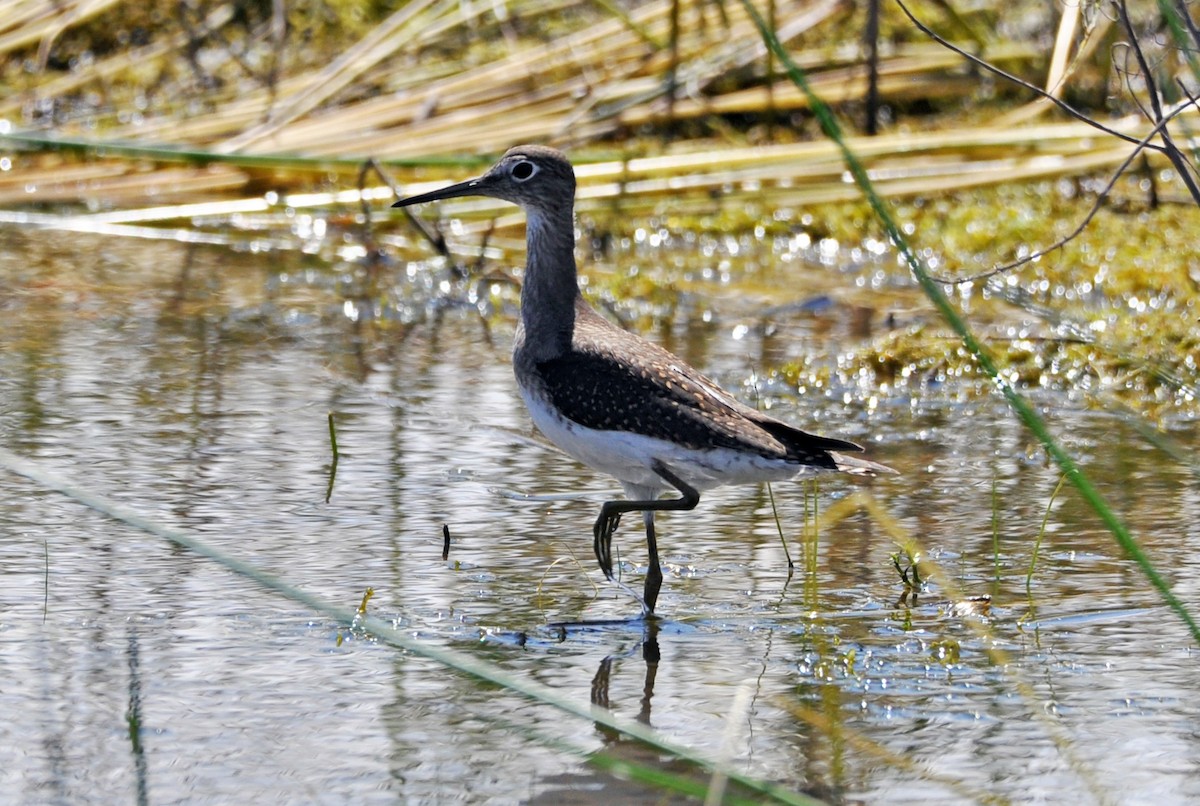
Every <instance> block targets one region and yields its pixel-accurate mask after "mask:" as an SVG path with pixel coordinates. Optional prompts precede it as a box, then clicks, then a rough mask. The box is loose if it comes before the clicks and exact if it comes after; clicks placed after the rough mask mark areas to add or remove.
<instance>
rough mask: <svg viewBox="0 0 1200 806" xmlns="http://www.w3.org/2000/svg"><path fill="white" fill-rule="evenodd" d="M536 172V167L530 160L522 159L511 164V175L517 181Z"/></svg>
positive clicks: (522, 180) (527, 177)
mask: <svg viewBox="0 0 1200 806" xmlns="http://www.w3.org/2000/svg"><path fill="white" fill-rule="evenodd" d="M537 172H538V167H537V166H536V165H534V164H533V163H532V162H527V161H522V162H518V163H517V164H516V165H514V166H513V169H512V177H513V179H515V180H517V181H518V182H524V181H525V180H526V179H529V178H530V177H532V176H533V175H534V174H535V173H537Z"/></svg>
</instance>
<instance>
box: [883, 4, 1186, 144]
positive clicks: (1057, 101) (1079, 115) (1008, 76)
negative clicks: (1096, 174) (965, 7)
mask: <svg viewBox="0 0 1200 806" xmlns="http://www.w3.org/2000/svg"><path fill="white" fill-rule="evenodd" d="M896 5H898V6H900V10H901V11H903V12H904V15H905V16H906V17H908V19H909V20H910V21H911V22H912V24H913V25H915V26H917V30H919V31H920V32H921V33H923V34H925V35H926V36H928V37H929V38H930V39H932V40H933V41H934V42H937V43H938V44H939V45H941V46H942V47H945V48H949V49H950V50H952V51H954V52H955V53H957V54H958V55H959V56H962V57H963V58H964V59H966V60H967V61H969V62H971V63H972V64H974V65H976V66H978V67H982V68H983V69H984V70H987V71H988V72H990V73H992V74H994V75H997V76H1000V77H1001V78H1003V79H1005V80H1006V81H1010V82H1012V83H1013V84H1016V85H1018V86H1020V87H1024V88H1025V89H1027V90H1029V91H1030V92H1032V93H1034V94H1036V95H1038V96H1040V97H1042V98H1045V99H1046V100H1048V101H1050V102H1051V103H1053V104H1054V105H1055V106H1057V107H1058V108H1059V109H1061V110H1062V111H1063V112H1066V113H1067V114H1068V115H1070V116H1071V117H1073V118H1075V119H1076V120H1078V121H1081V122H1083V123H1086V124H1088V125H1089V126H1092V127H1094V128H1097V129H1099V130H1100V131H1102V132H1104V133H1105V134H1109V135H1112V136H1113V137H1116V138H1119V139H1121V140H1124V141H1125V142H1127V143H1131V144H1137V145H1138V147H1139V148H1147V149H1150V150H1151V151H1163V148H1162V146H1154V145H1149V144H1148V143H1144V142H1139V141H1138V140H1137V138H1135V137H1133V136H1132V135H1128V134H1125V133H1124V132H1119V131H1117V130H1115V129H1110V128H1109V127H1107V126H1105V125H1104V124H1103V123H1101V122H1100V121H1098V120H1095V119H1094V118H1091V117H1088V116H1087V115H1085V114H1084V113H1083V112H1080V111H1079V110H1078V109H1076V108H1075V107H1073V106H1071V105H1070V104H1068V103H1067V102H1066V101H1063V100H1062V99H1061V98H1055V97H1054V96H1053V95H1051V94H1050V93H1048V92H1046V91H1045V90H1044V89H1042V88H1041V87H1039V86H1037V85H1036V84H1030V83H1029V82H1028V81H1026V80H1025V79H1023V78H1020V77H1019V76H1014V75H1013V74H1012V73H1008V72H1005V71H1004V70H1001V69H1000V68H999V67H997V66H996V65H994V64H992V63H991V62H988V61H986V60H985V59H982V58H980V57H979V56H976V55H974V54H973V53H968V52H967V51H965V50H963V49H962V48H960V47H959V46H958V45H955V44H954V43H953V42H950V41H949V40H947V39H944V38H942V37H941V36H939V35H938V34H936V33H934V31H933V29H931V28H930V27H929V26H927V25H925V23H923V22H921V21H920V20H918V19H917V18H916V17H915V16H914V15H913V13H912V12H911V11H909V10H908V6H906V5H904V1H903V0H896Z"/></svg>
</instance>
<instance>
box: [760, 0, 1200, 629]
mask: <svg viewBox="0 0 1200 806" xmlns="http://www.w3.org/2000/svg"><path fill="white" fill-rule="evenodd" d="M740 1H741V3H742V5H743V6H745V8H746V13H747V14H749V15H750V17H751V19H752V20H753V21H754V24H755V25H756V26H757V27H758V30H759V33H760V34H761V36H762V38H763V41H764V42H765V43H766V45H767V47H768V48H769V49H770V50H771V51H772V52H773V53H774V54H775V56H776V58H777V59H779V62H780V64H782V65H783V67H784V69H785V71H786V72H787V74H788V77H789V78H790V79H791V80H792V81H793V83H795V84H796V86H797V87H798V88H799V89H800V90H801V91H802V92H803V93H804V94H805V95H806V96H807V97H808V101H809V106H810V108H811V109H812V112H813V114H814V115H815V116H816V118H817V121H818V122H819V123H820V125H821V130H822V131H823V132H824V133H825V136H826V137H828V138H829V139H830V140H832V141H833V142H834V143H835V144H836V145H837V146H838V148H839V149H840V150H841V152H842V158H843V160H844V161H845V163H846V167H847V169H848V170H849V171H850V174H851V176H853V177H854V181H855V184H857V185H858V187H859V189H860V190H862V192H863V195H864V196H865V197H866V199H867V203H868V204H869V205H870V206H871V209H872V211H873V212H874V213H875V215H876V217H877V218H878V220H879V222H880V224H881V225H882V226H883V228H884V231H885V232H887V234H888V237H889V238H891V240H892V243H894V244H895V245H896V248H897V249H898V250H899V251H900V254H901V255H902V256H903V258H904V261H905V263H906V264H907V265H908V267H909V269H910V270H911V271H912V273H913V276H914V277H916V278H917V282H918V284H920V286H921V289H922V290H923V291H924V292H925V295H926V296H927V297H928V298H929V301H930V302H932V303H933V306H934V307H935V308H936V309H937V310H938V312H939V313H940V314H941V315H942V318H943V319H945V320H946V322H947V324H949V325H950V327H951V329H953V330H954V332H955V333H956V334H957V335H958V337H959V339H960V340H961V341H962V344H963V346H964V347H966V349H967V351H968V352H969V353H970V354H971V356H972V357H973V358H974V359H975V361H976V363H978V364H979V366H980V368H982V369H983V371H984V372H986V373H987V374H988V376H989V377H991V378H992V380H993V381H994V382H995V384H996V388H997V389H998V390H999V391H1000V393H1001V394H1002V395H1004V398H1005V400H1007V401H1008V405H1009V406H1010V407H1011V408H1012V410H1013V411H1014V412H1015V413H1016V415H1017V417H1018V419H1020V420H1021V422H1022V423H1023V424H1024V425H1025V427H1026V428H1028V429H1029V430H1030V431H1031V432H1032V433H1033V435H1034V436H1036V437H1037V439H1038V441H1039V442H1041V443H1042V446H1043V447H1044V448H1045V449H1046V452H1047V453H1048V454H1050V457H1051V458H1052V459H1054V461H1055V463H1057V464H1058V466H1059V468H1060V469H1061V470H1062V471H1063V473H1064V474H1065V475H1066V476H1067V477H1068V478H1069V479H1070V480H1071V484H1072V485H1074V487H1075V489H1076V491H1078V493H1079V494H1080V496H1081V497H1082V498H1083V500H1084V501H1086V502H1087V504H1088V505H1089V506H1090V507H1091V508H1092V510H1093V511H1094V512H1095V513H1096V515H1097V516H1099V518H1100V520H1101V521H1103V523H1104V525H1105V526H1106V527H1107V528H1108V530H1109V531H1110V532H1111V533H1112V535H1113V537H1114V538H1115V539H1116V541H1117V544H1118V545H1119V546H1120V547H1121V548H1122V549H1123V550H1124V551H1125V553H1126V554H1128V555H1129V556H1130V557H1131V558H1133V560H1134V562H1136V563H1137V564H1138V567H1139V568H1141V570H1142V573H1143V574H1145V575H1146V578H1147V579H1148V580H1150V584H1151V585H1153V586H1154V587H1155V589H1156V590H1157V591H1158V592H1159V594H1160V595H1161V596H1162V598H1163V600H1164V601H1165V602H1166V603H1167V604H1168V606H1170V608H1171V609H1172V610H1174V611H1175V613H1176V614H1177V615H1178V616H1179V618H1180V619H1182V620H1183V622H1184V623H1185V624H1186V625H1187V627H1188V629H1189V630H1190V631H1191V633H1192V637H1193V638H1194V639H1195V640H1196V641H1197V642H1200V623H1197V621H1196V619H1195V618H1193V616H1192V614H1191V613H1189V612H1188V610H1187V607H1186V606H1185V605H1184V604H1183V602H1182V600H1180V599H1179V597H1177V596H1176V595H1175V593H1174V592H1173V591H1172V590H1171V587H1170V585H1168V584H1167V581H1166V580H1165V579H1164V578H1163V577H1162V575H1161V574H1159V573H1158V571H1157V569H1155V567H1154V563H1153V562H1152V561H1151V560H1150V557H1149V556H1148V555H1147V554H1146V553H1145V552H1144V551H1143V550H1142V547H1141V546H1140V545H1139V544H1138V542H1137V540H1136V539H1135V538H1134V536H1133V534H1132V533H1131V532H1130V531H1129V529H1128V528H1127V527H1126V526H1125V524H1124V523H1123V522H1122V521H1121V519H1120V518H1118V517H1117V515H1116V514H1115V513H1114V512H1113V511H1112V509H1111V508H1110V507H1109V506H1108V503H1107V502H1106V501H1105V500H1104V497H1103V496H1102V495H1101V494H1100V492H1099V491H1098V490H1097V489H1096V488H1095V487H1094V486H1093V485H1092V483H1091V481H1090V480H1089V479H1088V477H1087V476H1086V475H1085V474H1084V472H1083V471H1082V470H1080V469H1079V467H1078V465H1076V464H1075V460H1074V459H1072V458H1071V456H1070V455H1069V454H1068V453H1067V452H1066V451H1065V450H1063V449H1062V447H1060V446H1059V444H1058V442H1057V441H1056V440H1055V439H1054V437H1053V435H1051V433H1050V430H1049V429H1048V428H1047V427H1046V424H1045V422H1044V421H1043V420H1042V418H1041V417H1039V416H1038V414H1037V412H1036V411H1034V410H1033V407H1032V406H1030V405H1029V403H1028V401H1026V400H1025V398H1024V397H1022V396H1021V394H1020V392H1018V391H1017V390H1016V388H1015V387H1014V386H1013V385H1012V384H1011V383H1009V382H1008V380H1007V379H1005V378H1004V376H1003V375H1001V374H1000V371H999V369H998V367H997V366H996V362H995V361H994V360H993V359H992V356H991V354H990V353H989V352H988V351H987V349H986V348H985V347H984V345H983V344H982V343H980V341H979V340H978V339H977V338H976V337H975V334H974V333H972V332H971V329H970V327H969V326H968V325H967V323H966V321H965V320H964V319H963V318H962V317H961V316H960V315H959V313H958V311H957V310H956V309H955V307H954V305H953V304H952V303H951V302H950V299H949V297H947V296H946V294H945V292H944V291H943V290H942V288H941V286H940V285H938V283H937V282H936V281H934V280H933V278H932V277H931V276H930V273H929V270H928V269H927V268H926V266H925V265H924V263H923V262H922V261H921V259H920V258H919V257H918V256H917V254H916V252H915V251H913V248H912V246H911V245H910V244H909V243H908V240H907V239H906V238H905V237H904V233H903V232H902V231H901V229H900V226H899V225H898V224H897V223H896V220H895V219H894V218H893V217H892V213H891V210H890V209H889V208H888V206H887V205H886V204H885V203H884V201H883V199H882V198H881V197H880V196H879V194H878V193H876V192H875V189H874V186H873V185H872V183H871V179H870V177H869V176H868V175H867V170H866V168H865V167H864V166H863V164H862V163H861V162H860V161H859V159H858V157H857V156H856V155H855V154H854V152H853V151H851V150H850V148H849V146H847V145H846V141H845V137H844V136H843V135H842V130H841V126H840V125H839V124H838V122H837V119H836V118H835V117H834V115H833V111H832V110H831V109H830V108H829V107H828V106H827V105H826V104H825V102H824V101H822V100H821V98H820V97H819V96H817V94H816V93H815V92H814V91H813V90H812V88H811V87H810V86H809V84H808V80H807V78H806V77H805V74H804V71H803V70H802V69H801V68H800V67H799V65H797V64H796V63H795V61H793V60H792V58H791V56H790V54H788V52H787V50H785V49H784V47H783V45H782V44H781V43H780V42H779V39H778V38H777V37H776V36H775V35H774V33H773V32H772V31H771V30H770V28H768V26H767V24H766V23H765V22H764V21H763V18H762V16H761V15H760V14H759V13H758V10H757V9H756V8H755V7H754V5H753V3H752V2H751V1H750V0H740Z"/></svg>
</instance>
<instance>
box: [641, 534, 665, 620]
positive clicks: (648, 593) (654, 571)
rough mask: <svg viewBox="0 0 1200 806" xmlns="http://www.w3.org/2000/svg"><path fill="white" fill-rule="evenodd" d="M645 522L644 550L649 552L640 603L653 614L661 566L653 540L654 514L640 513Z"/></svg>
mask: <svg viewBox="0 0 1200 806" xmlns="http://www.w3.org/2000/svg"><path fill="white" fill-rule="evenodd" d="M642 520H644V521H645V522H646V548H647V549H649V552H650V567H649V568H648V569H646V587H645V588H644V589H643V591H642V602H643V603H644V604H645V605H646V612H647V613H653V612H654V603H655V602H656V601H658V589H659V588H661V587H662V581H663V575H662V565H660V564H659V562H658V542H657V541H656V540H655V539H654V513H653V512H652V511H650V510H646V511H645V512H643V513H642Z"/></svg>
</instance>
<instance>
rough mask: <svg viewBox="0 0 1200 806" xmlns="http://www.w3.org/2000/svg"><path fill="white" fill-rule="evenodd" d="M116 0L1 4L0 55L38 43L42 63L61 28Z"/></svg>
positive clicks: (34, 0)
mask: <svg viewBox="0 0 1200 806" xmlns="http://www.w3.org/2000/svg"><path fill="white" fill-rule="evenodd" d="M118 2H119V0H74V1H72V0H60V2H54V3H48V2H45V0H15V2H7V3H4V4H3V5H0V31H4V32H5V33H0V55H4V54H5V53H10V52H12V51H14V50H17V49H18V48H23V47H26V46H28V45H32V44H33V43H35V42H38V43H41V48H40V50H39V53H38V57H39V63H40V64H42V65H44V64H45V55H46V49H47V47H48V46H49V44H50V43H51V42H53V41H54V40H55V39H57V38H58V37H59V36H60V35H61V34H62V32H63V31H65V30H66V29H68V28H70V27H71V26H72V25H75V24H77V23H80V22H84V21H86V20H88V19H90V18H91V17H94V16H96V15H97V14H99V13H100V12H102V11H104V10H106V9H107V8H109V7H110V6H114V5H116V4H117V3H118Z"/></svg>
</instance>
